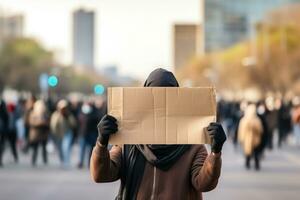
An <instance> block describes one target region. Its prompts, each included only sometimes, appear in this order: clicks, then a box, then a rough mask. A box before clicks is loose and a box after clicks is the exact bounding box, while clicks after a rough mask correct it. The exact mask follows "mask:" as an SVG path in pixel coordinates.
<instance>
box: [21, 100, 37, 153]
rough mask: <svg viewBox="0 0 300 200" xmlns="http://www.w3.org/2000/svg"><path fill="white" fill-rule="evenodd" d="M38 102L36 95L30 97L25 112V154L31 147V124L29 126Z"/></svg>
mask: <svg viewBox="0 0 300 200" xmlns="http://www.w3.org/2000/svg"><path fill="white" fill-rule="evenodd" d="M35 101H36V98H35V96H34V95H30V96H29V98H28V99H27V101H26V103H25V112H24V125H25V146H24V148H23V152H24V153H27V152H28V149H29V147H30V142H29V130H30V124H29V116H30V113H31V112H32V110H33V105H34V103H35Z"/></svg>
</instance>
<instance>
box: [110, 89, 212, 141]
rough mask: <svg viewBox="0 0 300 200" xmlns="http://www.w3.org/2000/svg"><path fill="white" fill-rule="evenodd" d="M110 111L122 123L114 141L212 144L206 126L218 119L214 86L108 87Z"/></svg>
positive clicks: (113, 137) (111, 138)
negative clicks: (206, 132)
mask: <svg viewBox="0 0 300 200" xmlns="http://www.w3.org/2000/svg"><path fill="white" fill-rule="evenodd" d="M108 113H109V114H110V115H113V116H114V117H115V118H117V120H118V125H119V131H118V133H116V134H114V135H113V136H111V137H110V141H109V143H111V144H210V142H211V141H210V137H209V136H208V135H206V134H205V133H204V131H203V128H204V127H206V126H208V124H209V123H210V122H213V121H215V120H216V98H215V89H214V88H212V87H206V88H175V87H173V88H172V87H168V88H167V87H148V88H143V87H139V88H137V87H136V88H134V87H127V88H125V87H124V88H122V87H113V88H108Z"/></svg>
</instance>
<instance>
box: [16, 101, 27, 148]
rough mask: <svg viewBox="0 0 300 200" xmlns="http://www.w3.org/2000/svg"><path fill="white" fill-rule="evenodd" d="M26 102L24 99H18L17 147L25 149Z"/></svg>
mask: <svg viewBox="0 0 300 200" xmlns="http://www.w3.org/2000/svg"><path fill="white" fill-rule="evenodd" d="M25 105H26V101H25V99H23V98H20V99H18V103H17V105H16V118H17V121H16V127H17V138H18V142H17V144H18V145H17V146H20V147H21V148H24V145H25V124H24V113H25V108H26V107H25Z"/></svg>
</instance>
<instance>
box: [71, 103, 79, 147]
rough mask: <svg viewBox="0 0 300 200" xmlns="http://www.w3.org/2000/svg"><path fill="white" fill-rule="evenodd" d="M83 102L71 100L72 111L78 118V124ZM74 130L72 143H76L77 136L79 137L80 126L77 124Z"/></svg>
mask: <svg viewBox="0 0 300 200" xmlns="http://www.w3.org/2000/svg"><path fill="white" fill-rule="evenodd" d="M81 104H82V103H81V102H79V101H75V100H73V101H70V107H69V108H70V113H71V114H72V115H73V117H74V118H75V120H76V124H78V123H79V116H80V111H81V110H80V109H81ZM72 132H73V139H72V145H74V144H75V142H76V140H77V138H78V137H79V126H75V127H74V128H73V130H72Z"/></svg>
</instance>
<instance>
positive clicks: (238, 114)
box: [0, 95, 300, 170]
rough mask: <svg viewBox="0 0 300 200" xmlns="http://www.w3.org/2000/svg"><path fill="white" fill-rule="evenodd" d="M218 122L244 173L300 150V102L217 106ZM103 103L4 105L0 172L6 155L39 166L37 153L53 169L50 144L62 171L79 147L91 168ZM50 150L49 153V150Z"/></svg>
mask: <svg viewBox="0 0 300 200" xmlns="http://www.w3.org/2000/svg"><path fill="white" fill-rule="evenodd" d="M217 110H218V116H217V118H218V121H219V122H221V123H222V125H223V127H224V129H225V130H226V132H227V135H228V138H229V139H231V141H232V142H233V145H234V147H236V148H237V149H238V147H239V146H240V147H242V150H243V152H244V155H245V167H246V168H247V169H249V168H250V164H251V160H254V168H255V169H256V170H259V169H260V160H261V158H262V157H263V156H264V152H265V150H266V149H269V150H272V149H273V148H274V147H276V146H277V147H278V148H281V147H282V146H284V145H291V143H293V144H294V145H295V146H298V147H300V98H298V97H295V98H294V99H292V100H290V101H284V100H282V99H280V98H273V97H268V98H266V99H264V100H261V101H258V102H247V101H225V100H222V99H221V100H219V101H218V109H217ZM106 112H107V111H106V102H105V100H103V99H101V98H97V99H88V100H77V101H74V100H68V99H60V100H52V99H47V100H43V99H37V98H36V97H35V96H33V95H30V96H28V97H27V98H20V99H19V100H18V101H17V102H5V101H4V100H3V99H0V166H2V165H3V164H5V163H3V162H2V161H3V160H2V157H3V154H4V152H5V150H6V149H10V150H11V154H12V156H13V158H14V160H15V162H16V163H17V162H18V161H19V154H20V153H24V154H30V155H31V164H32V166H36V165H37V157H38V152H39V151H41V152H42V153H41V158H42V161H43V162H44V164H47V163H48V152H49V143H50V144H52V146H54V147H55V148H54V149H55V151H56V152H57V155H58V159H59V160H60V163H61V166H62V167H63V168H69V167H70V165H71V164H70V159H71V156H72V152H74V151H72V149H73V147H74V144H78V146H79V153H78V154H79V155H78V168H83V167H84V166H85V165H88V163H89V158H90V155H91V151H92V147H93V146H94V144H95V142H96V140H97V136H98V131H97V124H98V122H99V121H100V119H101V118H102V116H104V115H105V114H106ZM47 147H48V148H47Z"/></svg>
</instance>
